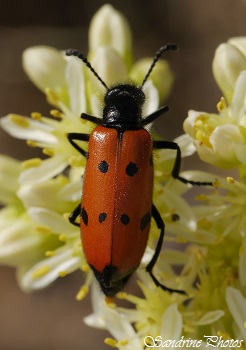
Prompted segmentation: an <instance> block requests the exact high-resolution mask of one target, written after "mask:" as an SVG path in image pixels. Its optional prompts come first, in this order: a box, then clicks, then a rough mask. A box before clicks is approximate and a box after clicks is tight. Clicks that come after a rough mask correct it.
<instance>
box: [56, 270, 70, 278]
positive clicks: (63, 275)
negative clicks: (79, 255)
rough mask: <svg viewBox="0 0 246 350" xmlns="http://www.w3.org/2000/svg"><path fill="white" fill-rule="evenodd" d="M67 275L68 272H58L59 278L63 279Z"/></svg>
mask: <svg viewBox="0 0 246 350" xmlns="http://www.w3.org/2000/svg"><path fill="white" fill-rule="evenodd" d="M67 275H68V271H66V270H64V271H60V272H58V276H59V277H65V276H67Z"/></svg>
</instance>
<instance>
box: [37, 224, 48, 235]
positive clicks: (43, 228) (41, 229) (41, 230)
mask: <svg viewBox="0 0 246 350" xmlns="http://www.w3.org/2000/svg"><path fill="white" fill-rule="evenodd" d="M35 230H36V231H37V232H38V233H41V234H45V235H48V234H50V233H51V229H50V228H49V227H48V226H42V225H37V226H36V227H35Z"/></svg>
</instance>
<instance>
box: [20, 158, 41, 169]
mask: <svg viewBox="0 0 246 350" xmlns="http://www.w3.org/2000/svg"><path fill="white" fill-rule="evenodd" d="M41 164H42V159H40V158H32V159H28V160H25V161H24V162H23V163H22V168H23V169H29V168H33V167H38V166H40V165H41Z"/></svg>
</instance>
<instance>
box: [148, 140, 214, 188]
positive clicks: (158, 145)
mask: <svg viewBox="0 0 246 350" xmlns="http://www.w3.org/2000/svg"><path fill="white" fill-rule="evenodd" d="M153 148H154V149H173V150H175V151H176V152H177V155H176V158H175V162H174V166H173V170H172V176H173V177H174V179H177V180H179V181H181V182H183V183H185V184H191V185H197V186H212V185H213V183H212V182H206V181H193V180H188V179H185V178H184V177H182V176H180V175H179V172H180V166H181V150H180V147H179V145H178V144H177V143H176V142H172V141H153Z"/></svg>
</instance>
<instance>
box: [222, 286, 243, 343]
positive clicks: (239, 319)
mask: <svg viewBox="0 0 246 350" xmlns="http://www.w3.org/2000/svg"><path fill="white" fill-rule="evenodd" d="M226 302H227V306H228V308H229V310H230V313H231V314H232V317H233V318H234V321H235V323H236V325H237V327H238V329H239V330H240V332H241V336H243V338H244V340H245V339H246V329H245V327H244V325H245V322H246V299H245V298H244V297H243V295H242V293H241V292H240V291H239V290H237V289H236V288H233V287H227V289H226Z"/></svg>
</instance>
